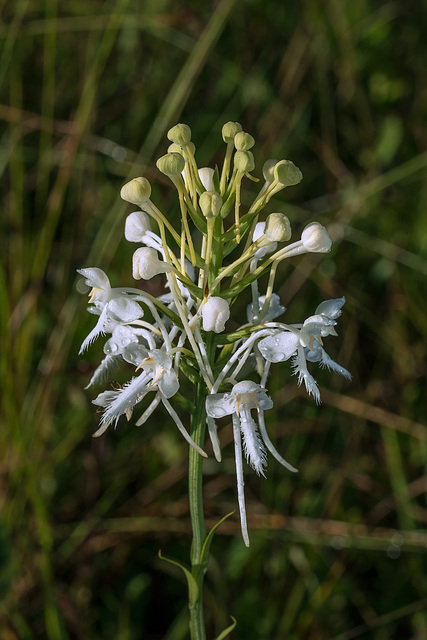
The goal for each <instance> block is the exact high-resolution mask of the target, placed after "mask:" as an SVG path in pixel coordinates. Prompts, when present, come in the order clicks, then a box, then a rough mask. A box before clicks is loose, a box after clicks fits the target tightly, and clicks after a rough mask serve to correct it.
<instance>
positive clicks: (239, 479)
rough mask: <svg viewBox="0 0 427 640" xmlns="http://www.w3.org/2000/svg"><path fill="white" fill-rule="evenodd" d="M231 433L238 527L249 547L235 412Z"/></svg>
mask: <svg viewBox="0 0 427 640" xmlns="http://www.w3.org/2000/svg"><path fill="white" fill-rule="evenodd" d="M233 435H234V457H235V461H236V478H237V500H238V503H239V512H240V527H241V529H242V537H243V541H244V543H245V545H246V546H247V547H249V535H248V523H247V520H246V506H245V489H244V487H245V481H244V479H243V456H242V441H241V437H240V421H239V418H238V417H237V415H236V414H233Z"/></svg>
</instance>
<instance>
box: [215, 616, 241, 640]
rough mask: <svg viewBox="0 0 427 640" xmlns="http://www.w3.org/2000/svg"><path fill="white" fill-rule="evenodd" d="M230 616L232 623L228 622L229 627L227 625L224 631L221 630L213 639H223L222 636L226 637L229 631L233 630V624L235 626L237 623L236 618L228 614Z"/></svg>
mask: <svg viewBox="0 0 427 640" xmlns="http://www.w3.org/2000/svg"><path fill="white" fill-rule="evenodd" d="M230 618H231V619H232V621H233V624H230V626H229V627H227V628H226V629H224V631H222V632H221V633H220V634H219V636H217V637H216V638H215V640H224V638H226V637H227V636H228V634H229V633H231V632H232V631H233V629H234V627H235V626H236V624H237V620H236V618H233V616H230Z"/></svg>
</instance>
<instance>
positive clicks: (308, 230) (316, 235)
mask: <svg viewBox="0 0 427 640" xmlns="http://www.w3.org/2000/svg"><path fill="white" fill-rule="evenodd" d="M301 241H302V243H303V245H304V247H305V248H306V249H307V251H309V252H310V253H328V252H329V251H330V250H331V247H332V240H331V236H330V235H329V233H328V232H327V231H326V229H325V227H323V226H322V225H321V224H319V223H318V222H311V223H310V224H308V225H307V226H306V227H305V229H304V230H303V232H302V234H301Z"/></svg>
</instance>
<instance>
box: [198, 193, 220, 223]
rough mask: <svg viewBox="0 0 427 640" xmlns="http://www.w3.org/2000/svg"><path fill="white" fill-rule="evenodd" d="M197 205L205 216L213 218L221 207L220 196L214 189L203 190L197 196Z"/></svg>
mask: <svg viewBox="0 0 427 640" xmlns="http://www.w3.org/2000/svg"><path fill="white" fill-rule="evenodd" d="M199 206H200V208H201V210H202V213H203V215H204V216H205V218H215V216H217V215H219V212H220V210H221V207H222V198H221V196H220V195H219V193H217V192H216V191H204V192H203V193H202V195H201V196H200V198H199Z"/></svg>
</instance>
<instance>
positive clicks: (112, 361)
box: [85, 355, 123, 389]
mask: <svg viewBox="0 0 427 640" xmlns="http://www.w3.org/2000/svg"><path fill="white" fill-rule="evenodd" d="M120 361H121V358H120V357H119V356H110V355H107V356H105V358H104V359H103V360H102V361H101V364H100V365H99V366H98V367H97V368H96V369H95V371H94V372H93V375H92V377H91V379H90V381H89V384H88V385H87V387H85V389H88V388H89V387H94V386H95V385H96V384H98V383H100V382H105V380H106V379H107V378H108V377H109V375H110V373H111V370H112V369H113V368H114V367H116V366H117V365H118V364H119V362H120ZM122 362H123V361H122Z"/></svg>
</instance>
